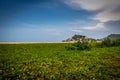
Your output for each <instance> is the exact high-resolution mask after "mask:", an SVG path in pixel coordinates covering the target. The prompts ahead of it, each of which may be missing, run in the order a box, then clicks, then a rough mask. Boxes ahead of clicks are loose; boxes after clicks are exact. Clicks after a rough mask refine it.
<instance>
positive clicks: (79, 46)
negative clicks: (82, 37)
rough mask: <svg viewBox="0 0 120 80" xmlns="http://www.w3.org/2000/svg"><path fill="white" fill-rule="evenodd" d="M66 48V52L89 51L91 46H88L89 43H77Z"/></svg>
mask: <svg viewBox="0 0 120 80" xmlns="http://www.w3.org/2000/svg"><path fill="white" fill-rule="evenodd" d="M66 48H67V50H91V45H90V44H89V42H84V41H83V42H80V41H77V42H75V43H73V44H71V45H70V46H67V47H66Z"/></svg>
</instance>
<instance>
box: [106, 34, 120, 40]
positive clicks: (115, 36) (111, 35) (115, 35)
mask: <svg viewBox="0 0 120 80" xmlns="http://www.w3.org/2000/svg"><path fill="white" fill-rule="evenodd" d="M106 38H109V39H111V40H118V39H120V34H110V35H108V36H107V37H106Z"/></svg>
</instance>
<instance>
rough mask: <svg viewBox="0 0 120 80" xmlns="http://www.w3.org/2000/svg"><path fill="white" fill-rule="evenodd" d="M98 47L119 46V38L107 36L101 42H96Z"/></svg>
mask: <svg viewBox="0 0 120 80" xmlns="http://www.w3.org/2000/svg"><path fill="white" fill-rule="evenodd" d="M96 46H98V47H114V46H120V40H110V39H109V38H107V39H105V40H103V41H102V42H101V43H97V44H96Z"/></svg>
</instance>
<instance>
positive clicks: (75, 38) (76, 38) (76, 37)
mask: <svg viewBox="0 0 120 80" xmlns="http://www.w3.org/2000/svg"><path fill="white" fill-rule="evenodd" d="M76 41H95V39H93V38H89V37H87V36H84V35H79V34H75V35H73V36H72V37H71V38H68V39H66V40H63V41H62V42H76Z"/></svg>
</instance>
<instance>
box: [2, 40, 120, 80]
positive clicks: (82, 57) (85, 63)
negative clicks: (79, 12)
mask: <svg viewBox="0 0 120 80" xmlns="http://www.w3.org/2000/svg"><path fill="white" fill-rule="evenodd" d="M110 43H111V42H110ZM118 43H119V41H116V42H115V43H114V44H116V45H115V46H113V45H110V46H109V47H108V44H107V43H106V41H103V42H100V43H95V42H93V43H88V42H83V43H81V42H77V43H42V44H0V80H81V79H82V80H119V79H120V45H118ZM112 44H113V42H112ZM103 45H104V46H103ZM101 46H102V47H101Z"/></svg>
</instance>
